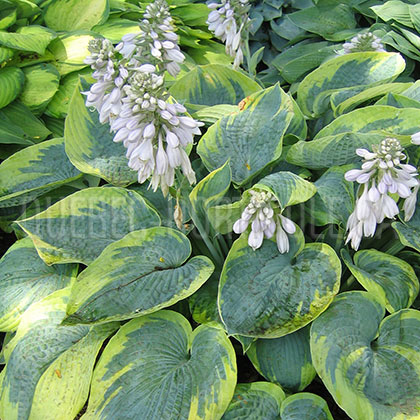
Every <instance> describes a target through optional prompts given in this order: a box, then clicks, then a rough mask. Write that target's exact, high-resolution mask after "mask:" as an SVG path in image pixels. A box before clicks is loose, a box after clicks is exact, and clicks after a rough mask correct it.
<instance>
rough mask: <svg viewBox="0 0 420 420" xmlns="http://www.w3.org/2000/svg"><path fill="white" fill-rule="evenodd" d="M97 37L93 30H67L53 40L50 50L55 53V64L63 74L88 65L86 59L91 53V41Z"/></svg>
mask: <svg viewBox="0 0 420 420" xmlns="http://www.w3.org/2000/svg"><path fill="white" fill-rule="evenodd" d="M95 37H96V34H95V33H92V32H81V31H74V32H65V33H64V34H63V35H60V36H59V37H58V38H57V39H55V40H54V41H52V42H51V44H50V45H49V46H48V50H49V51H51V53H52V54H53V55H54V58H55V61H54V65H55V66H56V67H57V70H58V72H59V73H60V74H61V76H64V75H66V74H68V73H71V72H73V71H77V70H80V69H82V68H83V67H87V64H85V63H84V59H85V58H86V57H87V56H88V55H90V52H89V50H88V45H89V41H91V40H92V39H95Z"/></svg>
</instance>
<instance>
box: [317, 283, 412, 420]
mask: <svg viewBox="0 0 420 420" xmlns="http://www.w3.org/2000/svg"><path fill="white" fill-rule="evenodd" d="M384 315H385V307H384V306H383V305H382V304H381V303H380V302H379V301H378V300H377V299H376V298H375V297H374V295H373V294H371V293H368V292H361V291H353V292H346V293H342V294H340V295H339V296H337V297H336V299H335V300H334V302H333V303H332V304H331V305H330V307H329V308H328V310H327V311H326V312H325V313H324V314H322V315H321V316H320V317H319V318H318V319H316V320H315V321H314V323H313V324H312V327H311V352H312V361H313V364H314V366H315V369H316V371H317V373H318V375H319V376H320V377H321V379H322V381H323V383H324V384H325V386H326V387H327V389H328V391H329V392H330V393H331V395H332V396H333V397H334V399H335V401H336V402H337V404H338V405H340V406H341V407H342V408H343V409H344V410H345V411H346V412H347V413H348V415H349V416H350V417H351V418H352V419H353V420H365V419H372V420H409V419H413V420H414V419H418V418H419V410H420V377H419V375H420V357H419V354H420V345H419V340H418V337H419V334H420V312H419V311H417V310H414V309H403V310H400V311H398V312H395V313H393V314H392V315H389V316H387V317H385V319H384Z"/></svg>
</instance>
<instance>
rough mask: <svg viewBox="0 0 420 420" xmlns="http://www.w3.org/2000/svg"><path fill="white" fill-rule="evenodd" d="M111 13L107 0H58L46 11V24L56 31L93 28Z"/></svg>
mask: <svg viewBox="0 0 420 420" xmlns="http://www.w3.org/2000/svg"><path fill="white" fill-rule="evenodd" d="M108 14H109V3H108V1H107V0H89V2H86V1H84V0H57V1H55V2H53V3H50V4H49V5H48V6H47V8H46V11H45V14H44V19H45V24H46V25H47V26H48V27H49V28H51V29H55V30H56V31H75V30H80V29H86V30H89V29H92V27H93V26H95V25H98V24H100V23H104V22H105V21H106V20H107V18H108Z"/></svg>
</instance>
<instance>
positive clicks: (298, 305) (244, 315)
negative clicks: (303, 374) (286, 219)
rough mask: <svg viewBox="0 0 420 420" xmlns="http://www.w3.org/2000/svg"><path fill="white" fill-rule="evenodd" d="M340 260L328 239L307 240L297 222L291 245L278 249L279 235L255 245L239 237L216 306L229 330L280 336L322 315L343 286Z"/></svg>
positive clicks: (229, 256)
mask: <svg viewBox="0 0 420 420" xmlns="http://www.w3.org/2000/svg"><path fill="white" fill-rule="evenodd" d="M340 277H341V263H340V260H339V258H338V257H337V255H336V253H335V252H334V250H333V249H332V248H331V247H330V246H329V245H327V244H323V243H311V244H306V245H305V242H304V238H303V234H302V231H301V230H300V229H299V228H297V231H296V233H295V234H294V235H293V236H291V237H290V251H289V252H288V253H287V254H280V253H279V251H278V249H277V245H276V242H275V239H273V238H272V239H270V240H265V241H264V242H263V245H262V246H261V247H260V248H258V249H257V250H255V251H254V250H253V249H252V248H251V247H249V246H248V242H247V237H246V235H245V234H242V235H241V237H240V238H239V239H237V240H236V241H235V242H234V244H233V245H232V248H231V249H230V251H229V254H228V256H227V258H226V261H225V264H224V266H223V270H222V274H221V276H220V283H219V294H218V307H219V313H220V316H221V318H222V321H223V323H224V325H225V327H226V329H227V331H228V333H229V334H239V335H243V336H246V337H256V338H277V337H281V336H284V335H286V334H290V333H292V332H293V331H296V330H298V329H300V328H302V327H304V326H305V325H307V324H308V323H310V322H311V321H312V320H314V319H315V318H316V317H318V316H319V315H320V314H321V313H322V312H323V311H325V309H326V308H327V307H328V306H329V304H330V303H331V302H332V299H333V298H334V296H335V295H336V294H337V293H338V290H339V287H340Z"/></svg>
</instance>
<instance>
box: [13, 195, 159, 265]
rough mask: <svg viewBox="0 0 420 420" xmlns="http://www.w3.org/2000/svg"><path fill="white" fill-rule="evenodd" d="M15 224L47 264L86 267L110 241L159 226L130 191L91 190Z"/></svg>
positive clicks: (143, 202) (148, 210)
mask: <svg viewBox="0 0 420 420" xmlns="http://www.w3.org/2000/svg"><path fill="white" fill-rule="evenodd" d="M17 223H18V224H19V226H20V227H21V228H22V229H23V230H24V231H25V232H26V233H27V234H28V235H29V236H30V237H31V238H32V240H33V241H34V244H35V246H36V247H37V250H38V252H39V254H40V256H41V258H42V259H43V260H44V261H45V262H46V263H47V264H54V263H60V264H61V263H65V262H81V263H83V264H90V263H91V262H92V261H93V260H95V258H97V257H98V256H99V255H100V253H101V252H102V251H103V250H104V249H105V247H106V246H108V245H109V244H111V243H112V242H114V241H116V240H118V239H121V238H122V237H123V236H125V235H126V234H127V233H129V232H131V231H133V230H139V229H145V228H148V227H152V226H156V225H159V224H160V219H159V216H158V215H157V213H156V212H155V211H154V210H153V209H152V208H151V207H150V206H148V205H147V204H146V203H145V201H144V200H143V198H142V197H141V196H140V195H139V194H137V193H136V192H134V191H129V190H126V189H124V188H118V187H109V188H108V187H106V188H103V187H93V188H86V189H83V190H81V191H78V192H76V193H74V194H71V195H69V196H67V197H66V198H64V199H63V200H61V201H59V202H58V203H55V204H53V205H52V206H51V207H49V208H48V209H46V210H44V211H43V212H41V213H38V214H36V215H35V216H32V217H30V218H28V219H24V220H19V221H18V222H17Z"/></svg>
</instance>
